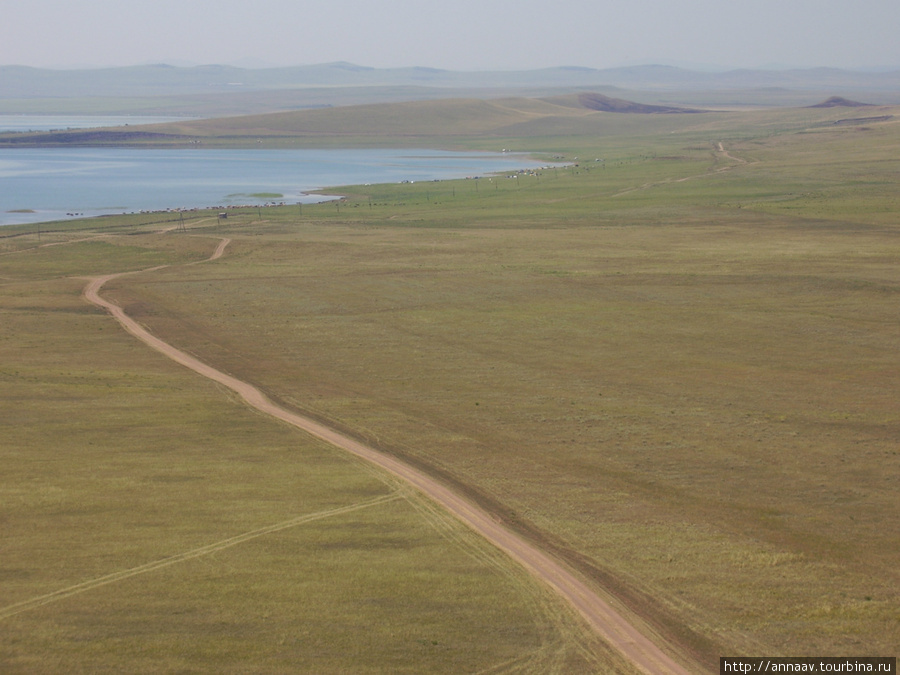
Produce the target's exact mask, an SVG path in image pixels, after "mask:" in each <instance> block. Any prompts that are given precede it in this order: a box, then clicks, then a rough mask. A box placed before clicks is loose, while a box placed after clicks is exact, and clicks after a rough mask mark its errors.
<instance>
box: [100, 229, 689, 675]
mask: <svg viewBox="0 0 900 675" xmlns="http://www.w3.org/2000/svg"><path fill="white" fill-rule="evenodd" d="M229 241H230V240H227V239H223V240H222V242H221V243H220V244H219V245H218V247H217V248H216V250H215V252H214V253H213V255H212V256H211V257H210V258H209V260H215V259H217V258H219V257H221V256H222V254H223V253H224V251H225V248H226V247H227V246H228V243H229ZM153 269H154V270H155V269H160V268H153ZM142 271H145V272H147V271H152V270H142ZM126 274H127V273H126ZM117 276H121V275H120V274H108V275H105V276H100V277H95V278H93V279H91V280H90V281H89V283H88V284H87V286H85V288H84V291H83V294H84V297H85V298H86V299H87V300H88V301H89V302H91V303H93V304H94V305H97V306H99V307H102V308H104V309H106V310H107V311H109V312H110V313H111V314H112V315H113V316H114V317H115V318H116V319H117V320H118V321H119V323H120V324H121V325H122V326H123V327H124V328H125V330H126V331H128V332H129V333H130V334H131V335H133V336H135V337H136V338H138V339H139V340H141V341H143V342H144V343H146V344H147V345H149V346H150V347H152V348H153V349H155V350H157V351H158V352H160V353H162V354H164V355H165V356H167V357H169V358H170V359H172V360H174V361H176V362H178V363H180V364H181V365H183V366H185V367H187V368H190V369H191V370H193V371H195V372H197V373H199V374H201V375H203V376H204V377H207V378H209V379H211V380H214V381H215V382H218V383H219V384H222V385H224V386H226V387H228V388H229V389H231V390H232V391H234V392H236V393H237V394H238V395H239V396H240V397H241V398H243V399H244V401H246V402H247V404H248V405H250V406H253V407H254V408H256V409H257V410H260V411H262V412H264V413H266V414H268V415H271V416H272V417H275V418H277V419H279V420H282V421H283V422H286V423H288V424H290V425H292V426H294V427H296V428H298V429H302V430H303V431H305V432H307V433H309V434H311V435H313V436H315V437H317V438H320V439H322V440H324V441H327V442H328V443H331V444H333V445H335V446H337V447H339V448H341V449H343V450H346V451H347V452H351V453H353V454H354V455H357V456H358V457H361V458H363V459H365V460H366V461H368V462H371V463H372V464H375V465H377V466H379V467H381V468H382V469H384V470H385V471H388V472H390V473H391V474H393V475H395V476H397V477H399V478H401V479H403V480H405V481H406V482H407V483H409V484H410V485H412V486H413V487H415V488H416V489H418V490H420V491H421V492H423V493H424V494H426V495H427V496H428V497H430V498H431V499H432V500H434V501H435V502H436V503H437V504H440V505H441V506H442V507H443V508H444V509H446V510H447V511H449V512H450V513H452V514H453V515H454V516H455V517H456V518H458V519H459V520H460V521H462V522H463V523H465V524H466V525H467V526H469V527H470V528H472V529H473V530H475V531H476V532H478V533H479V534H481V535H482V536H483V537H485V538H486V539H487V540H488V541H490V542H492V543H493V544H494V545H496V546H497V547H498V548H500V549H501V550H503V551H504V552H506V553H507V554H508V555H509V556H510V557H512V558H513V559H514V560H516V561H517V562H518V563H519V564H521V565H522V566H523V567H524V568H525V569H527V570H528V571H529V573H531V574H532V575H533V576H534V577H536V578H538V579H540V580H541V581H542V582H544V583H546V584H547V585H548V586H550V587H551V588H552V589H553V590H554V591H555V592H557V593H558V594H559V595H560V596H562V597H563V598H565V599H566V600H567V601H568V602H569V603H570V604H571V605H572V607H574V608H575V609H576V610H577V611H578V612H579V613H580V614H581V616H582V617H584V619H585V620H586V621H587V622H588V624H590V626H591V627H592V628H593V629H594V630H595V631H596V633H597V634H598V635H599V636H600V637H601V638H602V639H603V640H605V641H606V642H608V643H609V644H610V645H612V646H613V647H615V648H616V649H617V650H618V651H619V652H620V653H621V654H622V655H623V656H624V657H625V658H626V659H627V660H628V661H630V662H632V663H633V664H634V665H635V666H637V667H638V668H640V669H641V670H643V671H644V672H646V673H651V674H654V675H655V674H672V675H674V674H678V675H687V674H688V670H687V669H685V668H684V667H682V666H681V665H679V664H678V663H677V662H675V661H674V660H673V659H672V658H671V657H670V656H668V655H667V654H666V653H665V652H664V651H663V650H662V649H660V648H659V647H658V646H657V645H656V644H655V643H654V642H653V641H652V640H651V639H650V638H649V637H648V636H647V635H645V634H643V633H642V632H641V631H639V630H638V629H637V628H635V627H634V626H633V625H632V623H631V622H629V621H628V620H626V619H625V617H624V616H623V615H622V614H620V613H619V612H618V611H616V610H615V609H613V607H612V606H611V605H610V603H609V602H607V601H606V600H604V599H603V598H602V597H600V595H598V593H597V592H595V591H594V590H593V589H591V588H590V587H589V586H588V585H587V584H586V583H585V582H584V581H582V580H581V579H580V578H579V577H578V576H577V575H576V574H575V573H573V572H572V571H571V570H569V569H568V568H567V567H565V566H564V565H563V564H562V563H561V562H559V561H558V560H556V559H554V558H552V557H551V556H550V555H548V554H547V553H545V552H544V551H541V550H540V549H538V548H536V547H535V546H534V545H533V544H531V543H529V542H528V541H526V540H525V539H524V538H522V537H521V536H519V535H518V534H516V533H514V532H512V531H510V530H508V529H507V528H505V527H504V526H503V525H501V524H500V523H498V522H497V521H496V520H494V518H492V517H491V516H490V515H489V514H488V513H487V512H486V511H484V510H482V509H481V508H479V507H478V506H476V505H475V504H474V503H472V502H470V501H469V500H467V499H465V498H463V497H461V496H460V495H458V494H455V493H454V492H453V491H452V490H450V489H449V488H447V487H446V486H445V485H443V484H441V483H440V482H438V481H437V480H435V479H434V478H431V477H430V476H428V475H427V474H425V473H423V472H421V471H419V470H417V469H414V468H412V467H411V466H408V465H406V464H404V463H403V462H401V461H400V460H398V459H396V458H395V457H391V456H390V455H386V454H384V453H381V452H379V451H377V450H375V449H373V448H370V447H368V446H366V445H364V444H362V443H359V442H358V441H355V440H353V439H352V438H348V437H347V436H344V435H343V434H340V433H338V432H336V431H334V430H333V429H330V428H328V427H326V426H324V425H322V424H320V423H318V422H316V421H314V420H311V419H309V418H306V417H304V416H302V415H299V414H297V413H295V412H291V411H290V410H286V409H284V408H282V407H280V406H278V405H276V404H275V403H273V402H272V401H271V400H269V399H268V398H267V397H266V396H265V395H264V394H263V393H262V392H261V391H260V390H259V389H257V388H256V387H254V386H253V385H251V384H249V383H247V382H243V381H242V380H239V379H237V378H235V377H232V376H230V375H227V374H226V373H223V372H221V371H219V370H216V369H215V368H213V367H212V366H209V365H207V364H205V363H203V362H201V361H199V360H197V359H196V358H194V357H193V356H190V355H189V354H186V353H184V352H182V351H180V350H179V349H176V348H175V347H173V346H172V345H170V344H168V343H166V342H163V341H162V340H160V339H159V338H157V337H155V336H154V335H152V334H151V333H149V332H148V331H147V330H146V329H144V328H143V327H142V326H141V325H140V324H138V323H137V322H136V321H135V320H134V319H132V318H131V317H129V316H128V315H127V314H125V312H124V311H123V310H122V308H121V307H119V306H118V305H115V304H113V303H112V302H109V301H107V300H104V299H103V298H102V297H100V289H101V288H102V287H103V284H105V283H106V282H107V281H109V280H110V279H113V278H115V277H117Z"/></svg>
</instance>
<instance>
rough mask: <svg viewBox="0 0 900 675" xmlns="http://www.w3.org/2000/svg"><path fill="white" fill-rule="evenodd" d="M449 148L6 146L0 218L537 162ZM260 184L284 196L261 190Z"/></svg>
mask: <svg viewBox="0 0 900 675" xmlns="http://www.w3.org/2000/svg"><path fill="white" fill-rule="evenodd" d="M537 166H538V163H537V162H536V161H533V160H531V159H529V158H528V157H525V156H523V155H516V154H512V153H499V152H498V153H486V152H447V151H440V150H371V149H367V150H219V149H199V148H194V149H176V150H173V149H136V148H48V149H43V148H41V149H8V150H7V149H0V225H11V224H17V223H36V222H45V221H50V220H64V219H66V218H68V217H71V216H69V215H67V214H78V215H79V216H81V215H83V216H97V215H106V214H117V213H134V212H139V211H160V210H166V209H191V208H204V207H217V206H221V207H225V206H235V205H241V204H249V205H256V204H264V203H267V202H284V203H287V204H292V203H298V202H303V203H308V202H315V201H322V200H323V199H324V198H323V197H321V196H317V195H309V194H307V193H308V192H309V191H311V190H316V189H321V188H326V187H332V186H340V185H360V184H366V183H393V182H402V181H423V180H439V179H449V178H465V177H469V176H480V175H484V174H487V173H492V172H511V171H515V170H517V169H527V168H535V167H537ZM260 193H269V194H279V195H282V196H281V197H277V198H273V197H254V196H253V195H258V194H260Z"/></svg>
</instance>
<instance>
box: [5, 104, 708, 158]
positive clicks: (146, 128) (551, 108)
mask: <svg viewBox="0 0 900 675" xmlns="http://www.w3.org/2000/svg"><path fill="white" fill-rule="evenodd" d="M695 112H702V111H699V110H693V109H687V108H674V107H669V106H653V105H644V104H640V103H635V102H633V101H627V100H624V99H617V98H610V97H608V96H604V95H602V94H597V93H584V94H573V95H566V96H557V97H549V98H525V97H511V98H499V99H493V100H485V99H448V100H436V101H432V100H428V101H407V102H402V103H379V104H370V105H358V106H341V107H338V108H319V109H312V110H297V111H289V112H280V113H268V114H263V115H244V116H234V117H220V118H211V119H205V120H195V121H185V122H171V123H166V124H153V125H143V126H142V125H130V126H128V127H110V128H106V129H89V130H72V131H63V132H45V133H25V134H22V133H19V134H3V135H0V146H7V147H9V146H17V147H26V146H41V145H43V146H60V145H91V146H96V145H122V144H127V145H133V144H142V145H146V144H150V145H172V144H175V145H184V144H188V143H191V144H193V143H220V144H235V145H247V144H251V145H252V144H256V143H262V142H263V141H264V140H265V142H278V141H279V140H280V141H284V140H285V139H293V140H294V141H296V142H301V141H302V142H304V143H306V144H309V143H316V142H319V141H322V140H325V139H330V140H332V141H333V140H335V139H340V140H342V141H343V142H347V141H350V142H355V141H356V139H360V141H362V142H364V143H368V144H373V143H374V144H377V143H378V142H379V140H380V139H381V140H382V142H386V141H389V142H390V143H391V144H392V145H397V144H398V143H399V144H403V143H404V142H408V143H413V144H414V143H416V142H419V141H420V139H443V140H450V139H460V138H463V139H465V138H485V137H495V138H503V137H510V136H516V137H524V136H532V135H538V136H540V135H545V134H548V133H563V132H564V130H566V131H567V132H568V133H575V132H577V131H578V130H582V131H583V130H584V129H586V128H589V129H596V125H597V124H598V123H601V124H602V122H600V118H605V117H607V116H608V115H614V116H617V117H618V116H619V115H620V114H621V115H624V114H660V113H664V114H678V113H695Z"/></svg>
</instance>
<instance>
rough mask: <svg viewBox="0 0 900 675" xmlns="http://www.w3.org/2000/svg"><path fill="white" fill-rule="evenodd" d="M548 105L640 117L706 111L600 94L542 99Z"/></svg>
mask: <svg viewBox="0 0 900 675" xmlns="http://www.w3.org/2000/svg"><path fill="white" fill-rule="evenodd" d="M542 100H544V101H547V102H548V103H555V104H557V105H563V106H567V107H570V108H585V109H587V110H596V111H598V112H611V113H632V114H638V115H660V114H663V115H665V114H673V113H701V112H707V111H705V110H697V109H694V108H676V107H673V106H667V105H649V104H646V103H636V102H635V101H627V100H625V99H622V98H613V97H611V96H605V95H603V94H598V93H585V94H576V95H569V96H553V97H550V98H545V99H542Z"/></svg>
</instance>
